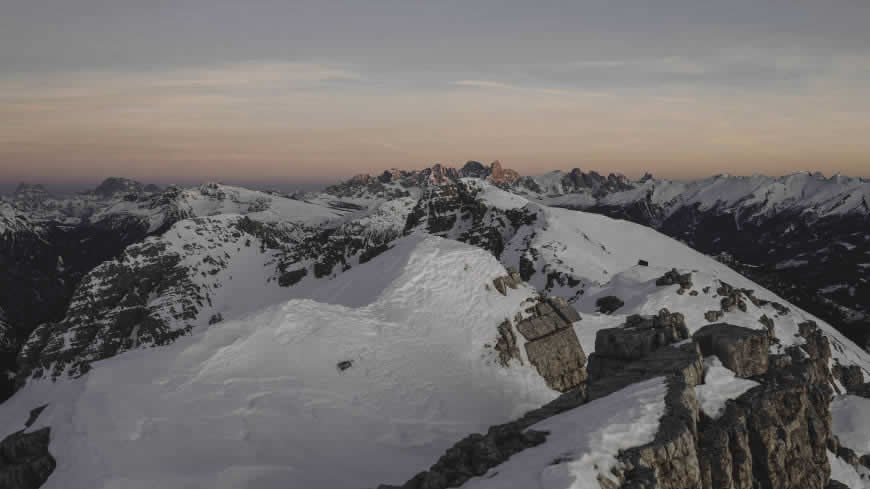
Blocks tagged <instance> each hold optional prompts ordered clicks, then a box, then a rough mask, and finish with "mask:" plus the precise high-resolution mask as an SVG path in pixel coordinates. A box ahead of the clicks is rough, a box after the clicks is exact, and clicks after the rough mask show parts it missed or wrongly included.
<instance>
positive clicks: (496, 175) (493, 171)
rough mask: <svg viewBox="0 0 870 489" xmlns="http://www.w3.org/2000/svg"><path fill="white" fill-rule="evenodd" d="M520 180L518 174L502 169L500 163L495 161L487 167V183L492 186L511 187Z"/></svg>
mask: <svg viewBox="0 0 870 489" xmlns="http://www.w3.org/2000/svg"><path fill="white" fill-rule="evenodd" d="M519 179H520V174H519V173H517V172H516V171H514V170H511V169H505V168H502V166H501V162H500V161H498V160H495V161H493V162H492V164H491V165H490V166H489V176H488V177H487V179H486V180H487V181H488V182H489V183H492V184H494V185H511V184H513V183H515V182H516V181H517V180H519Z"/></svg>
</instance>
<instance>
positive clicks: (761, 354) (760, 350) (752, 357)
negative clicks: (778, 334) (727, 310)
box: [693, 323, 770, 377]
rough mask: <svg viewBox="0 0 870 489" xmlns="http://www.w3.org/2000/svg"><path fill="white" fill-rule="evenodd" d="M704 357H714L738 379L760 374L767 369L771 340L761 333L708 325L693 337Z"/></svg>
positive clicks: (740, 328) (717, 324)
mask: <svg viewBox="0 0 870 489" xmlns="http://www.w3.org/2000/svg"><path fill="white" fill-rule="evenodd" d="M693 338H694V339H695V341H697V342H698V345H699V346H700V347H701V352H702V353H703V354H704V356H708V355H716V356H717V357H719V360H721V361H722V364H723V365H724V366H725V367H727V368H728V369H729V370H732V371H734V373H736V374H737V375H738V376H739V377H753V376H756V375H763V374H764V373H765V372H767V367H768V358H767V357H768V350H769V348H770V338H769V337H768V335H767V333H766V332H764V331H758V330H754V329H749V328H744V327H741V326H735V325H733V324H727V323H716V324H709V325H707V326H704V327H703V328H701V329H699V330H698V331H696V332H695V334H694V335H693Z"/></svg>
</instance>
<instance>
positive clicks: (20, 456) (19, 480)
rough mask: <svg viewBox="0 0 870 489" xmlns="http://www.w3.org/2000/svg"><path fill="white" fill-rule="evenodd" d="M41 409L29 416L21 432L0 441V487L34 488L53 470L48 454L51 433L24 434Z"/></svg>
mask: <svg viewBox="0 0 870 489" xmlns="http://www.w3.org/2000/svg"><path fill="white" fill-rule="evenodd" d="M44 407H45V406H43V407H41V408H37V409H34V410H33V411H32V412H31V413H30V419H28V420H27V422H26V423H25V424H24V428H22V429H21V431H18V432H15V433H13V434H11V435H9V436H7V437H6V438H4V439H3V440H2V441H0V487H2V488H3V489H38V488H39V487H40V486H42V484H43V483H44V482H45V480H46V479H48V477H49V476H50V475H51V473H52V472H53V471H54V468H55V465H56V462H55V460H54V457H52V456H51V453H49V451H48V444H49V440H50V438H51V430H50V429H49V428H41V429H38V430H34V431H26V428H30V427H31V426H32V425H33V423H34V422H35V421H36V419H37V418H38V417H39V414H40V413H41V412H42V409H43V408H44Z"/></svg>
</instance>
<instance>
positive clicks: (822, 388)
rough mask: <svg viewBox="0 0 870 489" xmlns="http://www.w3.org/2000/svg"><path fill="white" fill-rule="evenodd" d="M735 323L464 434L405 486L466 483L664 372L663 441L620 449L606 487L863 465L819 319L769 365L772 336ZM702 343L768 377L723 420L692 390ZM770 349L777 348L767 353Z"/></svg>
mask: <svg viewBox="0 0 870 489" xmlns="http://www.w3.org/2000/svg"><path fill="white" fill-rule="evenodd" d="M642 319H643V318H642ZM633 321H637V320H633ZM735 328H738V327H736V326H732V325H722V324H717V325H710V326H708V327H705V328H702V330H700V331H699V332H698V333H701V334H696V336H695V338H694V339H693V340H691V341H688V342H681V343H680V344H671V345H665V346H660V347H658V348H657V349H654V350H652V351H646V350H643V349H639V350H632V351H639V352H643V354H642V355H641V357H640V358H637V359H634V360H633V361H630V360H626V361H625V362H624V364H623V366H622V368H621V369H619V370H618V371H615V372H613V373H611V374H609V375H607V376H606V377H602V378H594V377H590V379H589V380H588V381H587V382H586V383H585V384H583V385H581V386H580V387H578V388H576V389H574V390H572V391H570V392H568V393H566V394H563V395H562V396H561V397H560V398H559V399H557V400H556V401H554V402H553V403H551V404H549V405H547V406H544V407H542V408H541V409H537V410H535V411H532V412H530V413H528V414H527V415H525V416H523V417H522V418H521V419H519V420H517V421H515V422H512V423H508V424H505V425H500V426H497V427H494V428H493V429H491V430H490V431H489V432H488V433H487V434H486V435H472V436H471V437H468V438H466V440H463V442H460V443H459V444H457V445H456V446H454V448H452V449H451V450H449V451H448V454H447V455H445V456H444V457H442V458H441V460H439V462H438V463H437V464H436V465H434V466H433V467H432V469H430V470H429V471H427V472H424V473H421V474H419V475H418V476H417V477H415V478H414V479H412V480H411V481H409V482H408V483H407V484H405V485H403V486H401V487H402V488H403V489H424V488H425V489H444V488H447V487H460V486H461V485H462V484H463V483H464V482H465V481H467V480H468V479H469V478H470V477H473V476H483V475H484V474H486V473H487V472H488V471H489V469H491V468H493V467H495V466H497V465H498V464H500V463H503V462H504V460H506V457H505V454H507V453H517V452H518V451H521V450H524V449H528V448H532V447H534V446H536V445H538V444H540V443H544V442H546V436H547V434H546V433H540V432H536V431H534V427H533V425H534V424H535V423H537V422H538V421H541V420H543V419H546V418H548V417H550V416H553V415H555V414H558V413H560V412H563V411H565V410H567V409H573V408H576V407H578V406H581V405H582V404H584V403H586V402H588V401H591V400H594V399H599V398H601V397H604V396H607V395H609V394H612V393H614V392H616V391H618V390H620V389H622V388H624V387H626V386H628V385H631V384H634V383H636V382H640V381H643V380H647V379H651V378H654V377H662V376H664V377H666V382H667V394H666V397H665V407H666V410H665V414H664V416H663V417H662V418H661V419H660V420H659V429H658V432H657V433H656V435H655V438H654V439H653V441H651V442H650V443H647V444H645V445H642V446H638V447H634V448H631V449H628V450H624V451H622V452H620V453H619V454H618V455H617V459H618V462H619V463H618V464H617V465H616V466H615V468H614V469H613V470H612V472H611V473H609V474H602V475H601V476H600V477H599V480H598V483H599V485H600V487H602V489H629V488H630V489H641V488H642V489H689V488H691V489H758V488H769V489H825V488H827V487H839V486H837V484H836V481H831V480H830V473H831V469H830V465H829V462H828V454H827V451H828V450H829V449H830V450H831V451H833V452H834V453H835V454H838V456H840V457H842V458H843V459H844V460H846V461H847V462H848V463H859V462H860V458H859V457H857V455H855V454H854V452H851V451H850V450H848V449H847V448H845V447H840V446H839V443H838V441H837V440H836V438H835V437H833V435H832V433H831V414H830V409H829V403H830V399H831V393H832V390H831V388H830V381H831V380H832V377H831V376H830V373H828V374H827V375H826V374H825V373H824V372H827V365H828V362H829V361H830V358H831V357H830V353H831V350H830V345H829V343H828V340H827V338H826V337H825V336H823V335H822V334H821V331H819V330H818V328H816V327H815V326H814V325H813V324H812V323H804V325H802V326H801V329H800V332H801V335H802V336H803V337H804V339H805V340H806V342H805V344H803V345H799V346H791V347H788V348H786V352H785V354H781V355H780V354H776V355H770V359H769V361H767V362H764V361H760V360H758V359H757V358H756V357H757V355H761V354H762V351H761V350H759V348H758V347H757V346H758V344H761V343H758V342H762V341H763V340H759V339H758V338H767V334H766V333H765V332H764V331H754V330H747V329H746V328H738V329H735ZM615 329H618V328H615ZM744 330H745V331H744ZM611 334H612V333H611V332H608V331H606V330H602V332H601V333H600V337H601V338H602V345H607V344H610V342H609V338H610V337H611V336H610V335H611ZM641 343H642V344H646V343H644V342H641ZM699 343H703V344H704V346H703V347H702V346H699ZM702 348H703V349H705V350H708V352H706V353H707V354H717V355H722V356H720V358H721V359H722V361H723V363H725V362H726V359H727V360H728V361H729V362H730V364H731V365H733V366H735V368H738V369H743V370H744V374H746V373H747V372H756V373H755V377H754V378H755V379H756V380H758V381H759V382H760V384H759V385H758V386H757V387H754V388H752V389H750V390H749V391H747V392H745V393H744V394H743V395H741V396H739V397H738V398H736V399H733V400H729V401H727V402H726V405H725V410H724V411H723V412H722V414H721V415H720V416H719V417H718V418H716V419H713V418H710V417H709V416H708V415H707V414H705V413H704V412H703V411H702V410H701V409H700V406H699V403H698V401H697V399H696V397H695V389H694V387H695V386H696V385H698V384H700V383H702V382H703V380H704V379H703V376H704V367H703V357H702ZM716 352H719V353H716ZM723 352H724V353H723ZM597 353H598V351H596V354H597ZM763 354H764V355H769V353H768V352H767V351H766V350H764V351H763ZM723 357H724V358H723ZM626 358H628V357H626ZM765 364H767V365H769V369H767V371H766V373H764V372H761V373H758V372H760V371H761V370H763V369H760V368H759V367H758V366H759V365H765ZM530 428H531V429H530ZM388 487H389V486H381V488H382V489H387V488H388Z"/></svg>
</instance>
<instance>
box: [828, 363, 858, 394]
mask: <svg viewBox="0 0 870 489" xmlns="http://www.w3.org/2000/svg"><path fill="white" fill-rule="evenodd" d="M831 373H832V374H833V375H834V378H836V379H837V380H839V381H840V383H841V384H842V385H843V387H845V388H846V391H847V392H852V391H854V390H855V389H857V388H859V387H860V386H861V385H863V384H864V372H863V371H861V367H859V366H857V365H848V366H844V365H840V364H839V363H838V364H836V365H834V366H833V367H831Z"/></svg>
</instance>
